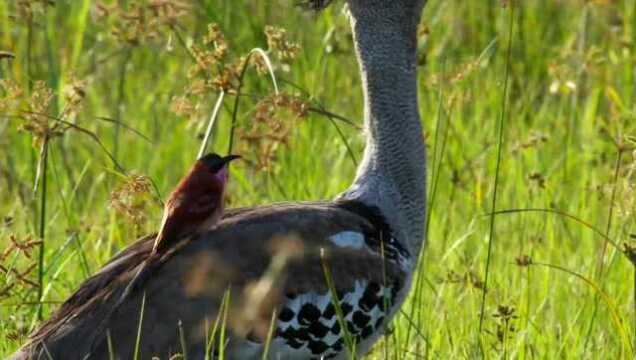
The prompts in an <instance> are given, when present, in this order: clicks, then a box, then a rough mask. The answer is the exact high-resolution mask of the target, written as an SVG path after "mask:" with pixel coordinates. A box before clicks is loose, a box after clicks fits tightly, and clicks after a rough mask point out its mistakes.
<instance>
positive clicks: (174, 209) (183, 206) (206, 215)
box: [153, 154, 238, 253]
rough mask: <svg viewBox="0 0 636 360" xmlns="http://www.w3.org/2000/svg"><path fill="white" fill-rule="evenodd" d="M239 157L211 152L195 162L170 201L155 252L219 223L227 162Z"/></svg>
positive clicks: (164, 212) (156, 241)
mask: <svg viewBox="0 0 636 360" xmlns="http://www.w3.org/2000/svg"><path fill="white" fill-rule="evenodd" d="M237 158H238V156H235V155H230V156H227V157H221V156H219V155H217V154H208V155H206V156H204V157H202V158H201V159H198V160H197V161H196V162H195V163H194V165H193V166H192V168H191V169H190V171H189V172H188V174H187V175H186V176H184V177H183V178H182V179H181V181H180V182H179V184H178V185H177V187H176V188H175V190H174V191H173V192H172V193H171V194H170V197H169V198H168V201H166V204H165V206H164V211H163V220H162V221H161V227H160V230H159V233H158V234H157V238H156V239H155V244H154V246H153V252H158V253H161V252H163V251H165V250H166V249H167V248H169V247H170V244H171V243H172V242H174V241H178V240H179V239H180V238H182V237H184V236H186V235H191V234H194V233H196V232H202V231H205V230H206V229H207V230H209V229H210V228H211V227H212V226H213V225H214V224H216V222H217V221H218V220H219V219H220V218H221V215H222V214H223V207H224V204H223V197H224V193H225V185H226V183H227V179H228V169H227V164H228V163H229V162H230V161H232V160H234V159H237Z"/></svg>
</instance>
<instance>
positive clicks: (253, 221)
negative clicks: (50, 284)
mask: <svg viewBox="0 0 636 360" xmlns="http://www.w3.org/2000/svg"><path fill="white" fill-rule="evenodd" d="M312 2H314V3H315V4H316V5H321V4H327V3H329V1H323V0H320V1H318V0H314V1H312ZM347 3H348V6H349V13H350V16H351V26H352V29H353V34H354V42H355V44H356V52H357V55H358V60H359V63H360V70H361V76H362V80H363V81H362V83H363V90H364V100H365V130H366V131H365V135H366V137H367V142H366V147H365V153H364V158H363V160H362V162H361V164H360V166H359V167H358V172H357V175H356V178H355V180H354V182H353V184H352V185H351V186H350V187H349V188H348V189H347V190H346V191H344V192H343V193H342V194H341V195H339V196H338V197H337V198H336V199H335V200H333V201H328V202H320V203H307V204H279V205H271V206H261V207H255V208H249V209H241V210H228V211H227V212H226V213H225V214H224V215H222V217H221V219H220V220H218V222H217V223H216V225H215V226H214V227H213V228H212V229H206V230H205V231H203V232H201V233H197V232H195V233H194V234H193V235H192V236H186V237H185V238H183V240H182V241H179V242H178V243H177V244H173V245H170V246H167V247H166V249H167V250H165V251H160V252H159V255H156V256H154V260H153V263H154V265H153V268H154V269H155V270H154V271H153V275H152V276H150V277H148V278H147V279H146V280H145V281H144V282H143V290H144V291H136V292H132V293H131V294H130V296H129V297H128V298H127V299H126V300H125V301H123V302H122V303H121V304H120V306H119V308H118V309H117V311H114V312H113V311H112V309H113V304H114V303H115V302H116V299H119V298H121V295H122V293H124V291H125V289H126V287H127V284H129V282H130V280H131V279H132V278H133V277H134V276H135V274H136V273H137V272H138V271H139V269H140V267H143V266H144V261H145V259H147V258H148V256H150V255H151V254H157V250H158V249H162V248H163V245H162V244H164V242H163V241H162V240H159V241H158V242H157V246H154V245H153V240H154V237H148V238H145V239H142V240H140V241H138V242H137V243H135V244H133V245H131V246H130V247H128V248H126V249H125V250H123V251H122V252H121V253H119V254H118V255H116V256H115V258H113V259H112V260H111V261H110V262H109V263H108V264H106V266H105V267H104V268H102V270H100V271H99V272H98V273H97V274H95V275H94V276H93V277H92V278H90V279H89V280H87V281H86V282H84V283H83V284H82V285H81V286H80V288H79V290H78V291H77V292H76V293H75V294H74V295H72V296H71V297H70V298H69V300H67V302H66V303H64V304H63V305H62V306H61V308H60V309H58V310H57V311H56V312H55V313H54V314H53V316H52V317H51V319H49V320H48V321H47V322H45V323H44V324H43V325H42V327H41V328H40V329H38V330H37V331H36V332H35V333H34V334H33V336H32V337H31V341H30V342H29V343H28V344H27V345H25V346H24V347H23V348H22V349H21V350H20V351H19V352H18V353H16V354H15V355H14V359H46V358H48V356H47V352H48V353H49V354H51V355H52V356H53V358H54V359H67V358H90V359H107V358H111V356H110V355H109V352H110V353H112V355H113V357H114V358H119V359H129V358H133V354H134V351H135V350H134V349H135V347H136V341H137V338H138V336H137V334H141V335H140V336H141V338H140V339H139V353H140V354H141V358H150V357H151V356H155V355H156V356H159V357H160V358H168V357H169V356H170V355H171V354H176V353H186V356H187V358H189V359H203V358H204V357H205V356H206V355H210V354H211V355H213V356H215V355H216V354H219V355H220V354H221V353H223V356H224V358H226V359H261V358H263V351H264V349H265V348H268V349H269V353H268V358H270V359H319V358H325V359H346V358H349V357H350V351H352V350H353V351H354V352H355V355H356V356H360V355H362V354H365V353H366V352H368V351H369V350H370V348H371V346H372V345H373V344H374V342H375V341H376V340H377V339H378V338H379V337H380V336H381V335H382V334H383V332H384V328H385V327H386V325H387V323H388V321H390V319H391V318H392V317H393V315H394V314H395V313H396V311H397V310H398V309H399V307H400V306H401V304H402V303H403V301H404V299H405V296H406V294H407V293H408V291H409V289H410V284H411V279H412V274H413V273H414V271H415V265H416V263H417V259H418V256H419V253H420V250H421V249H422V246H423V243H424V220H425V209H426V208H425V205H426V194H425V188H426V154H425V146H424V141H423V138H422V126H421V124H420V118H419V110H418V104H417V78H416V73H417V71H416V67H417V59H416V53H415V51H416V45H417V42H416V34H417V26H418V23H419V19H420V14H421V10H422V8H423V6H424V0H347ZM163 228H164V230H163V231H164V232H166V234H168V233H170V231H171V230H170V228H171V227H170V226H169V224H168V220H166V225H165V226H164V227H163ZM161 238H163V236H162V237H160V239H161ZM153 248H155V250H153ZM110 313H112V316H109V315H108V314H110ZM105 318H107V321H106V328H107V330H108V331H106V332H105V333H97V332H96V331H95V329H94V324H95V323H96V322H97V321H103V320H104V319H105ZM221 323H223V324H224V325H221ZM270 328H271V329H272V330H271V331H270ZM138 329H139V331H138ZM220 329H224V331H221V330H220ZM220 332H223V336H220ZM268 334H271V338H269V335H268ZM347 334H348V335H347ZM221 338H222V339H224V341H222V342H221V341H219V340H220V339H221ZM268 338H269V339H270V341H269V343H270V345H269V346H267V345H265V344H266V343H268ZM347 338H348V339H350V340H351V341H350V342H348V341H346V340H345V339H347ZM351 343H354V344H355V349H350V347H349V346H348V345H351ZM210 344H214V345H213V346H212V345H210Z"/></svg>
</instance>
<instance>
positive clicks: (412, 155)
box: [342, 0, 426, 255]
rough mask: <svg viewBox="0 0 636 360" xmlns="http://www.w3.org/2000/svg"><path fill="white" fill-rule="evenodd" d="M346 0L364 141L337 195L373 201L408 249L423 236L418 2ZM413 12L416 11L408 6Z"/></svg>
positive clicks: (414, 248)
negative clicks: (348, 182) (350, 178)
mask: <svg viewBox="0 0 636 360" xmlns="http://www.w3.org/2000/svg"><path fill="white" fill-rule="evenodd" d="M401 3H402V1H399V0H398V1H386V0H366V1H351V2H349V10H350V12H351V25H352V28H353V34H354V42H355V44H356V53H357V56H358V61H359V64H360V71H361V75H362V84H363V92H364V105H365V106H364V124H365V131H366V137H367V142H366V148H365V151H364V158H363V160H362V162H361V164H360V166H359V167H358V171H357V175H356V179H355V181H354V183H353V185H352V186H351V187H350V188H349V189H348V190H347V191H346V192H345V193H344V194H342V197H344V198H350V199H356V200H360V201H362V202H363V203H366V204H369V205H373V206H377V207H378V208H380V210H381V211H382V212H383V214H384V216H385V217H386V218H387V221H388V222H389V225H391V227H392V228H393V231H394V233H396V235H397V237H398V240H400V241H402V242H403V243H404V245H406V246H407V247H408V248H409V250H410V251H411V252H412V253H414V254H415V255H417V254H418V253H419V250H420V248H421V246H422V243H423V240H424V239H423V232H424V222H425V220H424V219H425V210H426V194H425V189H426V184H425V183H426V153H425V146H424V141H423V137H422V126H421V124H420V116H419V111H418V100H417V78H416V75H417V67H416V64H417V63H416V47H417V38H416V37H417V25H418V22H419V18H420V14H419V13H420V12H421V8H422V6H423V2H421V3H420V4H419V6H414V7H415V9H413V6H411V8H410V9H409V8H406V9H405V8H402V6H403V5H401ZM414 12H415V13H414Z"/></svg>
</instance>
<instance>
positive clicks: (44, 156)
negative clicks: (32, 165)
mask: <svg viewBox="0 0 636 360" xmlns="http://www.w3.org/2000/svg"><path fill="white" fill-rule="evenodd" d="M48 155H49V139H48V137H45V138H44V142H43V143H42V153H41V155H40V156H41V160H40V161H41V167H42V170H41V172H40V181H41V187H40V221H39V232H38V236H39V238H40V252H39V256H38V301H39V302H40V305H39V306H38V320H42V310H43V309H42V304H41V302H42V300H43V299H42V295H43V292H44V251H45V247H44V244H45V239H44V237H45V235H46V185H47V181H46V179H47V176H46V175H47V170H48V166H47V165H48Z"/></svg>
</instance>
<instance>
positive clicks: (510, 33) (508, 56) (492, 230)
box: [478, 2, 515, 336]
mask: <svg viewBox="0 0 636 360" xmlns="http://www.w3.org/2000/svg"><path fill="white" fill-rule="evenodd" d="M514 10H515V7H514V3H513V2H510V23H509V28H508V50H507V54H506V72H505V75H504V88H503V94H502V96H501V116H500V117H499V121H498V124H497V128H498V133H499V135H498V139H497V165H496V169H495V184H494V189H493V197H492V206H491V207H492V214H491V216H490V230H489V236H488V254H487V256H486V273H485V275H484V288H483V290H482V295H481V306H480V310H479V332H478V336H479V335H480V334H481V332H482V329H483V325H484V316H485V313H486V293H487V292H488V280H489V277H490V264H491V260H492V246H493V243H494V242H495V218H496V217H495V215H494V213H495V212H496V211H497V195H498V192H499V175H500V167H501V161H502V160H501V158H502V154H503V145H504V130H505V128H504V125H505V121H504V120H505V118H506V110H507V109H506V104H507V99H508V82H509V80H510V64H511V58H512V36H513V28H514V23H515V16H514V15H515V11H514Z"/></svg>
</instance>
